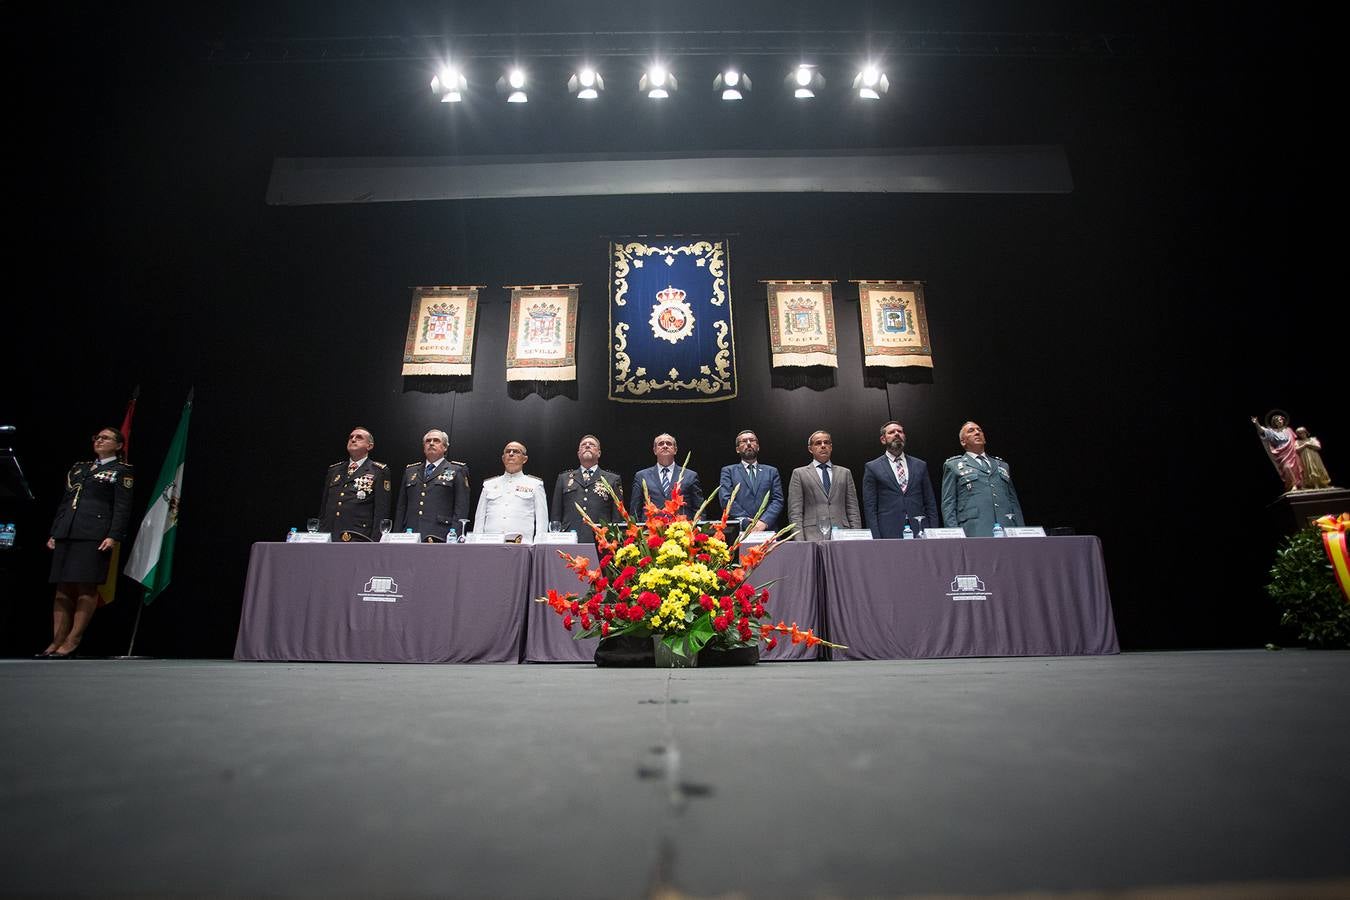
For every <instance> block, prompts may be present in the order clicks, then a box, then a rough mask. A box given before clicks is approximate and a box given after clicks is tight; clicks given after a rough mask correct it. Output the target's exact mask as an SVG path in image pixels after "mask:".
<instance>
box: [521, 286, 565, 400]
mask: <svg viewBox="0 0 1350 900" xmlns="http://www.w3.org/2000/svg"><path fill="white" fill-rule="evenodd" d="M579 287H580V285H576V284H531V285H525V286H520V287H511V288H510V290H511V328H510V332H509V334H508V335H507V339H506V380H507V381H576V378H577V289H578V288H579Z"/></svg>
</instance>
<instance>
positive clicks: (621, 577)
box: [614, 566, 637, 588]
mask: <svg viewBox="0 0 1350 900" xmlns="http://www.w3.org/2000/svg"><path fill="white" fill-rule="evenodd" d="M636 574H637V568H636V567H634V566H624V567H623V571H622V572H620V573H619V574H618V575H616V576H614V586H615V587H616V588H618V587H623V583H624V582H625V581H627V580H628V579H630V578H632V577H633V576H634V575H636Z"/></svg>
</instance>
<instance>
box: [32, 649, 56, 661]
mask: <svg viewBox="0 0 1350 900" xmlns="http://www.w3.org/2000/svg"><path fill="white" fill-rule="evenodd" d="M51 658H52V654H51V651H49V650H43V651H42V652H41V653H34V654H33V659H51Z"/></svg>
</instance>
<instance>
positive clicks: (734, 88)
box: [713, 69, 751, 100]
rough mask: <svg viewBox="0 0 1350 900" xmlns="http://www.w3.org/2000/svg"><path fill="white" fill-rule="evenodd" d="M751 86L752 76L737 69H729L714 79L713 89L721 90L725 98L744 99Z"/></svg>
mask: <svg viewBox="0 0 1350 900" xmlns="http://www.w3.org/2000/svg"><path fill="white" fill-rule="evenodd" d="M750 87H751V86H750V76H749V75H747V74H745V73H744V72H741V71H739V70H737V69H727V70H726V71H725V72H723V73H721V74H720V75H718V76H717V77H716V78H714V79H713V90H714V91H720V92H721V93H722V99H723V100H743V99H745V95H746V94H748V93H750Z"/></svg>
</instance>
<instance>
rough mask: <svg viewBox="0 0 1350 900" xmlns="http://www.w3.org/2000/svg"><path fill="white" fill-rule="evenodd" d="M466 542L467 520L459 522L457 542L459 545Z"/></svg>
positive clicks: (467, 534) (467, 532)
mask: <svg viewBox="0 0 1350 900" xmlns="http://www.w3.org/2000/svg"><path fill="white" fill-rule="evenodd" d="M468 540H469V520H468V519H460V520H459V542H460V543H461V544H463V543H466V542H467V541H468Z"/></svg>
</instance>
